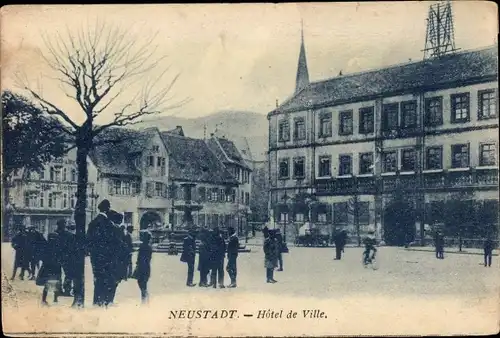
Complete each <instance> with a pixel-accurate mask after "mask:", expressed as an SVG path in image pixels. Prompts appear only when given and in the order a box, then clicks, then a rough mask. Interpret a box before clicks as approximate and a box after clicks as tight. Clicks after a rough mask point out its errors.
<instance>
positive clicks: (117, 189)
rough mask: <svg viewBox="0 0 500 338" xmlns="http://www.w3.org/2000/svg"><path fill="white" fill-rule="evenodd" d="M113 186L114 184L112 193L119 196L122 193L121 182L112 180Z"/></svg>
mask: <svg viewBox="0 0 500 338" xmlns="http://www.w3.org/2000/svg"><path fill="white" fill-rule="evenodd" d="M113 184H114V187H115V189H114V190H115V191H114V193H115V194H116V195H120V194H121V193H122V181H120V180H114V182H113Z"/></svg>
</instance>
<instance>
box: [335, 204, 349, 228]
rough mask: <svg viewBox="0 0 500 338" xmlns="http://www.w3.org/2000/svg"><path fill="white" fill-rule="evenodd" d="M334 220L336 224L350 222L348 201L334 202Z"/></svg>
mask: <svg viewBox="0 0 500 338" xmlns="http://www.w3.org/2000/svg"><path fill="white" fill-rule="evenodd" d="M333 221H334V223H335V224H347V223H348V222H349V214H348V211H347V203H346V202H340V203H334V204H333Z"/></svg>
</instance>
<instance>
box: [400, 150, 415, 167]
mask: <svg viewBox="0 0 500 338" xmlns="http://www.w3.org/2000/svg"><path fill="white" fill-rule="evenodd" d="M414 170H415V149H403V150H401V171H414Z"/></svg>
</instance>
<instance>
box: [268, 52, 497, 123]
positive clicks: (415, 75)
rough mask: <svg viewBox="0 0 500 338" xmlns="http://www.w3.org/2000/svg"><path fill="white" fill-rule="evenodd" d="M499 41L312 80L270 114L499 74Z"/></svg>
mask: <svg viewBox="0 0 500 338" xmlns="http://www.w3.org/2000/svg"><path fill="white" fill-rule="evenodd" d="M497 49H498V45H495V46H493V47H488V48H483V49H480V50H473V51H465V52H462V53H457V54H453V55H446V56H443V57H440V58H436V59H430V60H425V61H420V62H413V63H408V64H403V65H396V66H392V67H388V68H383V69H377V70H371V71H366V72H360V73H356V74H349V75H344V76H339V77H335V78H331V79H327V80H324V81H318V82H312V83H311V84H310V85H308V86H307V87H305V88H304V89H302V90H301V91H299V92H298V93H296V94H294V95H293V96H292V97H291V98H290V99H288V100H287V101H285V102H284V103H283V104H282V105H281V106H279V107H278V108H276V109H275V110H273V111H271V112H270V114H271V115H272V114H277V113H281V112H292V111H300V110H304V109H311V108H319V107H324V106H329V105H334V104H341V103H348V102H355V101H360V100H362V99H367V98H374V97H379V96H382V95H390V94H392V93H394V94H396V93H401V92H411V91H413V90H418V89H426V88H435V87H440V86H446V85H454V84H456V83H464V82H468V81H476V80H481V79H484V78H492V79H495V80H496V79H497V77H498V51H497Z"/></svg>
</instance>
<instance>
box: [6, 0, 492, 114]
mask: <svg viewBox="0 0 500 338" xmlns="http://www.w3.org/2000/svg"><path fill="white" fill-rule="evenodd" d="M429 4H430V3H429V2H404V3H403V2H398V3H395V2H391V3H387V2H386V3H354V2H349V3H330V4H326V3H322V4H310V3H308V4H300V5H297V4H284V5H273V4H258V5H176V6H169V5H127V6H115V5H113V6H91V5H87V6H23V7H21V6H16V7H3V8H2V21H1V25H2V26H1V33H2V87H3V89H5V88H13V81H12V79H13V75H12V74H13V73H14V72H16V71H19V70H20V69H21V70H22V71H24V72H26V73H28V74H29V76H30V77H33V76H35V75H36V76H38V75H39V74H40V73H41V72H43V71H44V69H45V68H44V65H43V60H42V59H41V57H40V54H41V53H43V52H45V51H46V49H45V48H44V45H43V42H42V40H41V38H40V36H41V35H40V34H41V33H42V32H45V33H47V34H48V35H49V36H52V37H54V36H55V34H56V33H57V32H58V31H62V30H65V26H66V25H67V26H69V27H76V26H82V25H87V23H89V22H94V21H95V19H96V18H99V19H100V20H105V21H106V22H107V23H109V24H113V25H121V26H123V27H125V28H126V27H132V29H133V32H132V33H135V35H131V36H136V38H138V39H141V37H142V36H148V35H151V32H156V31H157V32H158V33H159V34H158V36H157V38H156V43H157V44H158V45H159V46H160V48H159V50H158V52H159V54H160V55H167V56H168V57H167V59H166V60H164V63H165V64H168V65H171V66H172V68H171V74H174V73H175V72H180V73H181V78H180V80H179V82H178V83H177V84H176V86H175V88H174V90H175V92H174V94H175V95H176V97H179V98H184V97H191V98H192V101H191V102H190V103H189V104H188V105H185V106H184V107H183V108H182V109H181V110H177V111H175V112H167V113H165V115H168V114H172V113H175V114H176V115H177V116H185V117H198V116H203V115H207V114H211V113H213V112H215V111H219V110H226V109H232V110H233V109H234V110H247V111H255V112H258V113H262V114H266V113H267V112H269V111H270V110H272V109H273V108H274V106H275V104H276V99H278V100H279V101H280V102H282V101H283V100H284V99H286V98H287V97H288V96H289V95H290V94H291V93H292V91H293V89H294V85H295V83H294V82H295V75H296V68H297V59H298V53H299V46H300V27H301V24H300V23H301V19H303V21H304V39H305V45H306V53H307V62H308V66H309V75H310V79H311V81H317V80H321V79H325V78H328V77H331V76H336V75H337V74H338V73H339V71H340V70H342V72H343V74H344V75H345V74H347V73H352V72H358V71H362V70H367V69H372V68H378V67H383V66H388V65H391V64H395V63H401V62H407V61H408V60H409V59H410V58H411V59H413V60H419V59H421V58H422V55H423V54H422V52H421V49H422V48H423V47H424V43H425V32H426V18H427V13H428V8H429ZM453 12H454V21H455V41H456V45H457V47H459V48H461V49H474V48H479V47H483V46H488V45H491V44H493V43H495V42H496V37H497V8H496V6H495V4H494V3H492V2H489V3H488V2H471V1H466V2H465V1H464V2H457V3H453ZM138 27H139V28H138ZM168 76H171V75H168ZM172 76H173V75H172ZM42 83H43V93H44V95H45V96H47V97H48V98H50V99H51V100H52V101H54V102H55V103H57V104H59V105H60V106H61V107H62V108H63V109H65V110H66V111H68V112H69V114H70V115H71V114H78V108H77V107H75V106H74V105H72V104H71V102H70V101H68V100H67V99H65V96H64V94H62V92H60V91H59V89H58V87H57V86H56V85H55V84H53V82H52V81H49V80H48V79H44V80H43V81H42ZM111 115H112V112H110V115H109V116H103V119H104V120H106V119H107V118H110V117H111Z"/></svg>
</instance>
